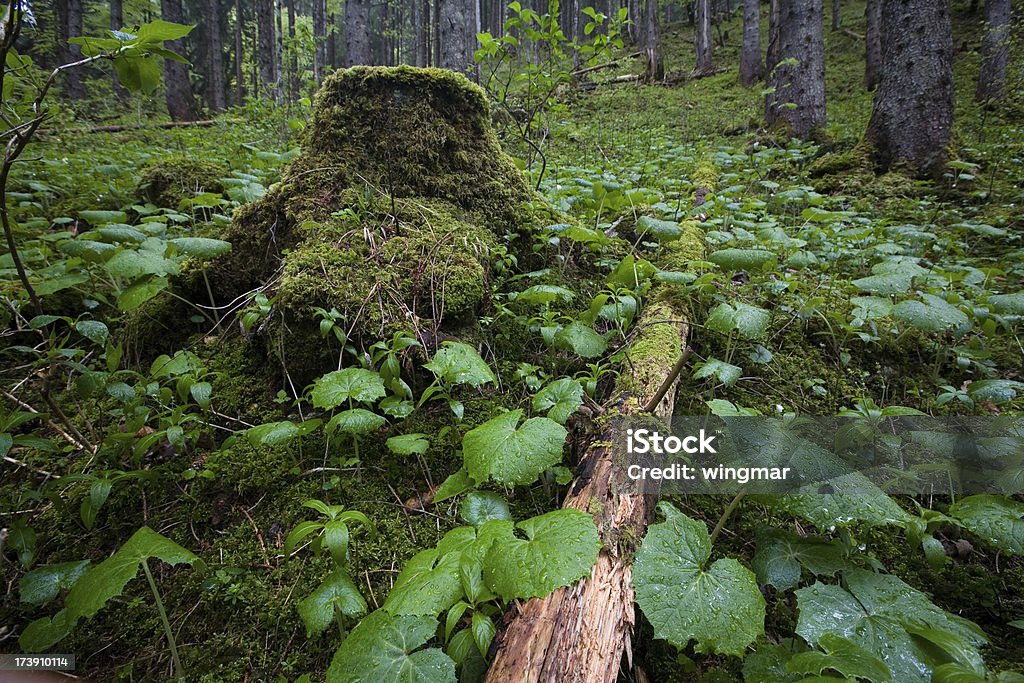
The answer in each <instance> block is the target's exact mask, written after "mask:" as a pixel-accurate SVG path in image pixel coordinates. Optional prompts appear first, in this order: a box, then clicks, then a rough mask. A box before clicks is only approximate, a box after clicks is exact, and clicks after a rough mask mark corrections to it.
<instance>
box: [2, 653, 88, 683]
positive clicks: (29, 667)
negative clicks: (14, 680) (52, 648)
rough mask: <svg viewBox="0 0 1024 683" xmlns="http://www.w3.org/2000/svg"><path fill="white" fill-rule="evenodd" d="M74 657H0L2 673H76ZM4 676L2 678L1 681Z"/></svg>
mask: <svg viewBox="0 0 1024 683" xmlns="http://www.w3.org/2000/svg"><path fill="white" fill-rule="evenodd" d="M74 670H75V656H74V655H0V671H74ZM2 679H3V676H0V680H2Z"/></svg>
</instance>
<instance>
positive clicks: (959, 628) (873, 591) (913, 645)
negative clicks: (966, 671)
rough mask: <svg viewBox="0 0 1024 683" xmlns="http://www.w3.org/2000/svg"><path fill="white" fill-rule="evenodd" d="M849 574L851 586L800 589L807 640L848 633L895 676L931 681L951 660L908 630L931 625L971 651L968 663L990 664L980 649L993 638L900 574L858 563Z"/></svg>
mask: <svg viewBox="0 0 1024 683" xmlns="http://www.w3.org/2000/svg"><path fill="white" fill-rule="evenodd" d="M844 577H845V579H846V585H847V587H848V588H849V591H847V590H846V589H844V588H843V587H841V586H836V585H826V584H823V583H816V584H814V585H813V586H808V587H807V588H801V589H799V590H797V591H796V596H797V607H798V610H799V613H800V615H799V619H798V621H797V627H796V631H797V633H798V634H799V635H800V636H801V637H803V638H804V640H806V641H807V642H809V643H811V644H812V645H817V644H818V643H820V642H821V639H822V638H823V637H824V636H826V635H827V634H832V635H837V636H840V637H843V638H846V639H848V640H850V641H852V642H853V643H855V644H856V645H858V646H859V647H861V648H863V649H864V650H867V651H868V652H870V653H871V654H872V655H874V656H875V657H877V658H879V659H881V660H882V661H883V662H884V663H885V665H886V666H887V667H888V668H889V670H890V671H891V672H892V675H893V679H894V680H895V681H899V682H900V683H903V682H904V681H906V682H907V683H914V682H920V683H929V682H930V681H931V675H930V672H931V670H932V669H934V668H935V667H936V666H938V665H939V664H942V663H944V662H945V661H948V660H947V658H946V657H945V656H943V655H941V654H939V653H936V652H935V650H934V649H933V648H929V647H927V646H925V645H924V644H923V643H922V641H920V640H918V639H917V638H915V637H913V636H912V634H911V633H909V632H908V630H907V627H908V626H910V627H912V628H913V627H917V626H919V625H928V626H930V627H931V628H933V629H936V630H939V631H943V632H945V633H946V634H947V635H948V638H949V640H948V642H947V643H946V647H951V645H950V643H955V644H956V647H955V649H956V650H957V651H958V652H960V653H967V658H968V659H969V660H970V661H964V662H963V663H964V664H968V665H971V666H975V665H977V666H984V663H983V660H982V658H981V654H980V653H979V652H978V650H979V648H980V647H981V646H982V645H984V644H985V643H986V642H987V639H986V638H985V634H984V633H982V631H981V629H979V628H978V627H977V626H976V625H974V624H973V623H971V622H969V621H967V620H966V619H962V618H960V617H957V616H954V615H952V614H949V613H947V612H944V611H943V610H941V609H939V608H938V607H936V606H935V605H933V604H932V603H931V601H930V600H929V599H928V598H927V597H926V596H925V595H924V594H923V593H920V592H919V591H916V590H914V589H913V588H911V587H910V586H908V585H907V584H905V583H904V582H903V581H901V580H900V579H898V578H896V577H895V576H891V575H888V574H876V573H873V572H869V571H864V570H859V569H858V570H853V571H850V572H846V573H845V574H844ZM943 649H945V648H943ZM946 654H947V655H949V656H950V657H954V656H956V655H955V654H954V653H952V652H948V650H947V653H946Z"/></svg>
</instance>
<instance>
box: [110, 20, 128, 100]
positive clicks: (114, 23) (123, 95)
mask: <svg viewBox="0 0 1024 683" xmlns="http://www.w3.org/2000/svg"><path fill="white" fill-rule="evenodd" d="M122 28H124V3H123V1H122V0H110V30H111V31H120V30H121V29H122ZM110 73H111V82H112V84H113V87H114V97H116V98H117V99H118V100H125V99H127V98H128V91H127V90H125V89H124V86H122V85H121V79H120V78H119V77H118V75H117V69H111V70H110Z"/></svg>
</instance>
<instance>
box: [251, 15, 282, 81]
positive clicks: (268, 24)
mask: <svg viewBox="0 0 1024 683" xmlns="http://www.w3.org/2000/svg"><path fill="white" fill-rule="evenodd" d="M255 5H256V31H257V56H258V63H259V75H260V88H261V90H262V91H263V92H262V94H263V95H264V96H268V97H273V94H274V84H275V79H274V76H275V73H274V71H275V69H274V62H275V59H274V53H275V52H276V51H277V37H276V36H275V31H274V0H256V2H255Z"/></svg>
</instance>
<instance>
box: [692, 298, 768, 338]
mask: <svg viewBox="0 0 1024 683" xmlns="http://www.w3.org/2000/svg"><path fill="white" fill-rule="evenodd" d="M770 319H771V314H770V313H769V312H768V311H766V310H765V309H763V308H760V307H758V306H751V305H750V304H747V303H743V302H742V301H741V302H737V303H736V304H735V305H733V304H729V303H721V304H719V305H718V306H715V308H714V309H712V311H711V312H710V313H709V314H708V319H707V322H706V323H704V325H705V327H707V328H708V329H709V330H713V331H715V332H721V333H722V334H729V333H730V332H732V331H733V330H736V331H737V332H739V334H740V336H741V337H743V338H744V339H761V338H763V337H764V334H765V332H767V331H768V322H769V320H770Z"/></svg>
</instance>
